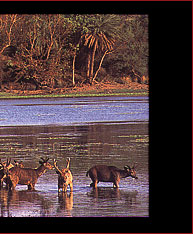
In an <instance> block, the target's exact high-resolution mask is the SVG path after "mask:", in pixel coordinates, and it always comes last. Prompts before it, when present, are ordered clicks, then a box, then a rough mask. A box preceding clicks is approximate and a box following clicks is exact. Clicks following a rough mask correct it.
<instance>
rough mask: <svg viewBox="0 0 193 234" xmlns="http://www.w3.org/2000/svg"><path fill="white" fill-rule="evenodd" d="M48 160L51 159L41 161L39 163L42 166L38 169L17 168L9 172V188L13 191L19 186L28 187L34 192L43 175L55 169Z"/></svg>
mask: <svg viewBox="0 0 193 234" xmlns="http://www.w3.org/2000/svg"><path fill="white" fill-rule="evenodd" d="M48 160H49V158H47V159H43V158H41V161H39V163H40V166H39V167H38V168H36V169H32V168H21V167H18V166H15V167H12V168H11V169H10V170H7V187H8V188H9V189H10V190H11V189H15V187H16V185H17V184H21V185H27V186H28V190H34V189H35V184H36V183H37V180H38V178H39V177H40V176H41V175H43V174H44V173H45V172H46V170H47V169H50V170H52V169H53V166H52V165H51V164H50V163H48Z"/></svg>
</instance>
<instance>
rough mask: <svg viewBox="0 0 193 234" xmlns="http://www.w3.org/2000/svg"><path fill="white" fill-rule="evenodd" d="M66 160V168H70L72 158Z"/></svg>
mask: <svg viewBox="0 0 193 234" xmlns="http://www.w3.org/2000/svg"><path fill="white" fill-rule="evenodd" d="M66 162H67V165H66V169H68V168H69V166H70V158H67V159H66Z"/></svg>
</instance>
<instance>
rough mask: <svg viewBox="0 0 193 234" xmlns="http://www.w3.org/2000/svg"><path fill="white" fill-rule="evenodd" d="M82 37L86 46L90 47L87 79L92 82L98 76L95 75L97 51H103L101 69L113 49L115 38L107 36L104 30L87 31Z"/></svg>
mask: <svg viewBox="0 0 193 234" xmlns="http://www.w3.org/2000/svg"><path fill="white" fill-rule="evenodd" d="M82 39H83V40H84V46H87V47H88V48H89V53H88V63H87V79H88V81H89V83H90V84H92V83H93V81H94V79H93V78H96V76H94V77H93V71H94V61H95V55H96V51H97V50H100V51H101V52H102V53H103V56H102V59H101V62H100V64H99V69H100V67H101V65H102V61H103V59H104V57H105V55H106V54H107V53H108V52H111V51H112V50H113V46H114V43H115V39H114V38H111V37H108V36H106V35H105V33H104V32H102V31H99V32H90V33H86V34H85V35H83V36H82ZM97 73H98V72H97Z"/></svg>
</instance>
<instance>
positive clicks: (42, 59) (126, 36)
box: [0, 14, 149, 89]
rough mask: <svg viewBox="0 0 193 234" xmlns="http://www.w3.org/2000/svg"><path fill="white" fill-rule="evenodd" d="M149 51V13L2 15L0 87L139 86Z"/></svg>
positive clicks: (146, 73) (146, 66)
mask: <svg viewBox="0 0 193 234" xmlns="http://www.w3.org/2000/svg"><path fill="white" fill-rule="evenodd" d="M148 53H149V51H148V16H147V15H118V14H34V15H27V14H23V15H22V14H4V15H0V86H1V88H3V87H8V88H11V87H17V86H18V88H23V89H31V88H32V89H40V88H43V87H44V88H45V87H49V88H57V87H62V88H63V87H69V86H75V85H77V84H82V83H89V84H91V85H92V84H93V83H94V82H100V81H101V80H104V79H108V80H115V81H117V82H121V77H124V76H130V77H131V79H132V80H133V81H138V82H143V80H142V77H148Z"/></svg>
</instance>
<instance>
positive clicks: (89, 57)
mask: <svg viewBox="0 0 193 234" xmlns="http://www.w3.org/2000/svg"><path fill="white" fill-rule="evenodd" d="M90 59H91V53H90V50H89V52H88V60H87V73H86V78H87V81H88V82H89V80H90Z"/></svg>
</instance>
